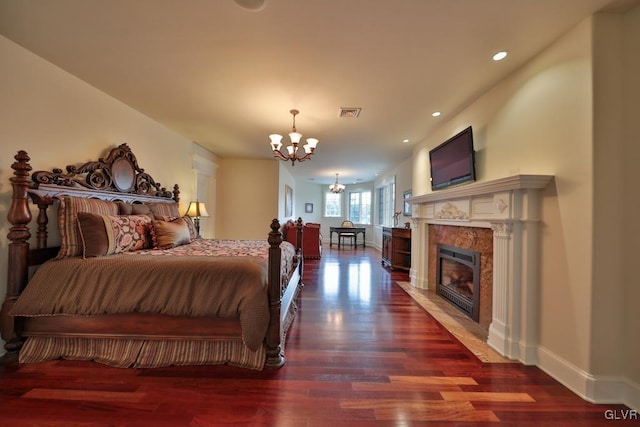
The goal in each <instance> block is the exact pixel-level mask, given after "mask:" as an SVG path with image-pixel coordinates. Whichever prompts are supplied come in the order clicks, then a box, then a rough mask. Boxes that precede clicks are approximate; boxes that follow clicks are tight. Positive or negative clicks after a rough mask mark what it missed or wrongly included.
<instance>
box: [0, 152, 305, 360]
mask: <svg viewBox="0 0 640 427" xmlns="http://www.w3.org/2000/svg"><path fill="white" fill-rule="evenodd" d="M29 162H30V158H29V156H28V154H27V153H26V152H24V151H19V152H18V153H17V154H16V156H15V163H13V165H12V166H11V167H12V169H13V171H14V172H13V176H12V177H11V179H10V180H11V184H12V187H13V194H12V200H11V206H10V209H9V213H8V216H7V217H8V220H9V223H10V224H11V227H10V231H9V234H8V238H9V240H10V244H9V247H8V252H9V256H8V258H9V259H8V276H7V294H6V297H5V300H4V302H3V305H2V309H1V311H0V326H1V330H0V331H1V333H2V338H3V339H4V340H5V343H6V344H5V350H6V353H5V359H6V360H8V361H12V360H16V359H17V360H19V361H20V363H30V362H38V361H43V360H50V359H57V358H66V359H74V360H94V361H97V362H100V363H105V364H108V365H112V366H118V367H134V368H150V367H159V366H170V365H196V364H230V365H234V366H239V367H243V368H250V369H277V368H280V367H281V366H283V365H284V363H285V357H284V344H285V339H286V335H287V331H288V329H289V327H290V326H291V323H292V321H293V319H294V316H295V313H296V310H297V305H296V299H297V297H298V295H299V292H300V289H301V288H302V282H301V279H302V263H303V257H302V252H301V248H300V247H297V248H296V247H294V246H293V245H291V244H290V243H289V242H286V241H283V239H282V234H281V233H280V224H279V222H278V220H277V219H274V220H273V221H272V222H271V224H270V230H271V231H270V232H269V233H268V238H267V239H265V240H240V241H234V240H218V239H202V238H200V237H199V236H198V235H197V232H196V229H195V227H194V226H193V223H192V221H191V219H190V218H189V217H186V216H181V215H180V213H179V211H178V203H179V194H180V191H179V187H178V186H177V185H175V186H174V187H173V190H172V191H169V190H167V189H166V188H164V187H162V186H161V185H160V184H159V183H157V182H156V181H155V180H154V179H153V178H152V177H151V176H150V175H149V174H148V173H146V172H145V171H144V169H142V168H140V166H139V165H138V161H137V159H136V157H135V155H134V154H133V152H132V151H131V149H130V148H129V147H128V146H127V145H126V144H122V145H120V146H118V147H115V148H113V149H111V150H110V151H109V153H108V154H107V156H105V157H103V158H100V159H99V160H98V161H93V162H88V163H85V164H83V165H81V166H67V168H66V171H62V170H60V169H53V170H51V171H38V172H34V173H31V170H32V168H31V165H30V164H29ZM34 205H35V206H34ZM54 209H57V210H56V213H57V218H56V220H55V221H51V223H53V224H56V225H57V226H58V234H59V235H60V246H55V247H49V245H48V235H49V230H48V227H49V222H50V221H49V216H50V214H51V211H52V210H54ZM32 211H33V213H32ZM34 216H35V217H36V221H35V224H33V225H32V224H31V222H32V218H33V217H34ZM300 222H301V221H300ZM31 226H32V227H33V228H35V236H34V237H35V238H34V239H31V232H32V231H31V228H30V227H31ZM297 232H298V233H300V235H301V234H302V225H301V224H298V225H297ZM31 240H35V247H31V245H32V243H31V242H30V241H31Z"/></svg>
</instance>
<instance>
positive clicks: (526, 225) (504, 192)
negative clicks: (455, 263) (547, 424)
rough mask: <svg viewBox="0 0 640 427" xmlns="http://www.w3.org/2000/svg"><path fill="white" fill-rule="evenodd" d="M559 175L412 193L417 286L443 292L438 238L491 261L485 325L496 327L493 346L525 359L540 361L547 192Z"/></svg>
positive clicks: (484, 279)
mask: <svg viewBox="0 0 640 427" xmlns="http://www.w3.org/2000/svg"><path fill="white" fill-rule="evenodd" d="M551 179H552V177H551V176H548V175H516V176H512V177H507V178H502V179H497V180H493V181H486V182H479V183H474V184H469V185H464V186H460V187H455V188H451V189H447V190H440V191H437V192H433V193H428V194H425V195H421V196H415V197H412V198H411V199H410V203H411V204H412V227H413V231H412V254H413V255H412V259H411V265H412V269H411V284H412V285H413V286H415V287H417V288H422V289H429V290H432V291H434V292H435V258H436V244H437V243H445V244H448V245H452V246H458V247H463V248H465V249H468V248H471V249H473V250H475V251H478V252H480V253H481V259H484V260H485V261H486V262H489V259H491V260H492V262H491V263H490V264H489V265H486V262H483V266H482V267H481V271H480V276H481V285H480V286H481V290H480V307H481V308H480V310H481V311H480V325H481V326H484V327H485V328H486V327H487V326H488V330H489V334H488V339H487V344H488V345H489V346H491V347H493V348H494V349H495V350H496V351H498V352H499V353H500V354H501V355H503V356H506V357H508V358H510V359H514V360H519V361H521V362H522V363H525V364H535V363H536V356H535V349H536V348H535V347H536V341H537V338H536V337H537V332H538V331H537V327H536V325H537V322H536V316H537V312H538V301H537V296H536V295H537V289H538V280H539V265H538V263H539V260H538V250H539V246H540V245H539V240H540V225H539V223H540V200H539V198H540V196H539V193H540V191H539V190H541V189H542V188H544V187H545V186H546V185H547V184H548V183H549V182H550V181H551ZM488 270H491V271H488ZM488 298H491V301H490V302H489V301H486V300H487V299H488ZM483 299H484V301H483Z"/></svg>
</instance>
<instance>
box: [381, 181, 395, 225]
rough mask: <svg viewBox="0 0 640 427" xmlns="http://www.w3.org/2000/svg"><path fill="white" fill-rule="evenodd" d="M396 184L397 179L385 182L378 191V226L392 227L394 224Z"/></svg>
mask: <svg viewBox="0 0 640 427" xmlns="http://www.w3.org/2000/svg"><path fill="white" fill-rule="evenodd" d="M395 194H396V182H395V177H394V179H393V180H391V181H389V182H385V183H383V184H382V186H380V187H378V189H377V196H378V224H379V225H384V226H388V227H391V226H392V224H393V208H394V206H395Z"/></svg>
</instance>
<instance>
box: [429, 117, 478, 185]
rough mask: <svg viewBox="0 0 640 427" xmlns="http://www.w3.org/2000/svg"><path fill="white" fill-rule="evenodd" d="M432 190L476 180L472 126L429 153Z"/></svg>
mask: <svg viewBox="0 0 640 427" xmlns="http://www.w3.org/2000/svg"><path fill="white" fill-rule="evenodd" d="M429 161H430V163H431V189H432V190H440V189H442V188H446V187H449V186H451V185H457V184H461V183H463V182H469V181H475V180H476V168H475V152H474V150H473V132H472V130H471V126H469V127H468V128H466V129H465V130H463V131H462V132H460V133H458V134H457V135H455V136H453V137H451V138H449V139H448V140H446V141H445V142H443V143H442V144H440V145H438V146H437V147H436V148H434V149H433V150H431V151H429Z"/></svg>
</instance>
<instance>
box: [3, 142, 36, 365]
mask: <svg viewBox="0 0 640 427" xmlns="http://www.w3.org/2000/svg"><path fill="white" fill-rule="evenodd" d="M14 158H15V159H16V162H15V163H13V164H12V165H11V168H12V169H13V170H14V172H13V177H11V178H10V181H11V184H12V186H13V196H12V198H11V207H10V208H9V214H8V215H7V219H8V220H9V223H11V228H10V229H9V234H8V235H7V237H8V238H9V240H10V241H11V243H10V244H9V261H8V262H9V266H11V267H10V268H8V274H7V295H6V297H5V300H4V302H3V303H2V311H1V312H0V324H1V325H2V328H1V329H0V332H1V333H2V339H4V340H5V342H6V344H5V346H4V347H5V350H6V351H7V355H6V356H5V358H6V359H12V358H15V357H16V356H17V354H18V351H19V350H20V347H22V339H21V338H20V337H19V336H18V334H17V331H16V325H15V322H14V319H13V317H11V316H9V312H10V311H11V308H12V307H13V305H14V304H15V302H16V300H17V299H18V296H19V295H20V292H22V290H23V289H24V287H25V286H26V285H27V281H28V274H29V263H28V256H29V238H30V237H31V233H30V232H29V223H30V222H31V211H30V210H29V200H28V196H27V190H28V189H29V188H30V187H31V179H30V177H29V172H30V171H31V165H29V160H30V159H29V156H28V155H27V153H26V152H25V151H19V152H18V154H16V155H15V157H14Z"/></svg>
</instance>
